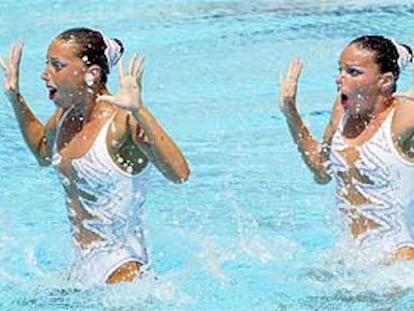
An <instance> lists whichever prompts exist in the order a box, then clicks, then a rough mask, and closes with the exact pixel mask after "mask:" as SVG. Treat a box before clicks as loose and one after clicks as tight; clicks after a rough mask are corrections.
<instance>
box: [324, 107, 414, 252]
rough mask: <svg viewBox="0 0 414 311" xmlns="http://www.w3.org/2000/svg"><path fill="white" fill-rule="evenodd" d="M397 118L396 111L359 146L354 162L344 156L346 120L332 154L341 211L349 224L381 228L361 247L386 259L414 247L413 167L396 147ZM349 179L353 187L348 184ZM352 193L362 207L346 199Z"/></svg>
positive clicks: (363, 238) (359, 239) (371, 231)
mask: <svg viewBox="0 0 414 311" xmlns="http://www.w3.org/2000/svg"><path fill="white" fill-rule="evenodd" d="M393 115H394V109H393V110H392V111H391V112H390V113H389V115H388V116H387V118H386V119H385V120H384V122H383V123H382V124H381V126H380V127H379V129H378V130H377V132H376V133H375V134H374V136H373V137H372V138H371V139H369V140H368V141H366V142H365V143H364V144H362V145H361V146H358V147H355V149H356V151H357V155H358V156H357V158H356V160H355V161H354V162H353V163H349V161H348V162H347V160H346V158H345V157H344V155H343V153H342V151H344V150H345V149H348V148H350V147H349V146H348V145H347V143H346V142H345V140H344V138H343V136H342V135H341V133H342V132H343V125H344V118H342V120H341V122H340V126H339V127H338V129H337V130H336V132H335V133H334V136H333V140H332V149H331V155H330V169H331V171H332V173H333V175H334V178H335V179H336V197H337V202H338V207H339V208H340V210H342V211H343V212H344V213H345V218H346V220H347V221H348V222H349V223H351V222H352V218H354V217H360V216H362V217H364V218H366V219H368V220H371V221H372V222H373V223H375V224H376V225H377V226H376V227H375V228H374V229H368V230H367V231H366V232H364V233H363V234H361V235H359V236H358V237H357V238H356V241H357V244H358V245H359V246H360V247H362V248H363V249H369V248H373V249H376V250H378V249H380V250H381V251H382V252H383V254H382V256H387V257H388V256H390V255H391V254H392V253H393V252H394V251H396V250H397V249H398V248H400V247H404V246H409V247H414V163H413V162H410V161H407V160H406V159H404V158H403V157H402V156H401V155H400V154H399V153H398V151H397V150H396V148H395V146H394V142H393V141H392V137H391V123H392V118H393ZM347 178H352V182H351V183H349V180H348V183H345V182H344V179H347ZM351 188H352V189H351ZM350 191H353V194H355V193H357V194H358V196H359V197H360V198H361V199H362V201H361V202H363V203H361V204H359V205H355V204H354V205H352V204H351V202H349V201H348V200H347V195H348V194H349V192H350Z"/></svg>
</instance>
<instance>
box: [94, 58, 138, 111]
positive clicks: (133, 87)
mask: <svg viewBox="0 0 414 311" xmlns="http://www.w3.org/2000/svg"><path fill="white" fill-rule="evenodd" d="M143 71H144V57H143V56H137V55H135V54H134V55H133V56H132V57H131V59H130V60H129V65H128V70H127V71H126V72H124V69H123V65H122V59H120V60H119V62H118V75H119V89H118V93H117V94H115V95H100V96H98V98H97V101H98V102H101V101H106V102H109V103H111V104H114V105H116V106H118V107H120V108H122V109H125V110H127V111H131V112H137V111H138V110H139V109H140V108H141V107H142V106H143V103H142V98H141V77H142V73H143Z"/></svg>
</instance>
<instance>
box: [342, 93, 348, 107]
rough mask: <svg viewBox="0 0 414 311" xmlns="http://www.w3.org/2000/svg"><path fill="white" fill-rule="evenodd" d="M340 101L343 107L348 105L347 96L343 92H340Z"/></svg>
mask: <svg viewBox="0 0 414 311" xmlns="http://www.w3.org/2000/svg"><path fill="white" fill-rule="evenodd" d="M341 103H342V106H343V107H347V105H348V96H347V95H345V94H341Z"/></svg>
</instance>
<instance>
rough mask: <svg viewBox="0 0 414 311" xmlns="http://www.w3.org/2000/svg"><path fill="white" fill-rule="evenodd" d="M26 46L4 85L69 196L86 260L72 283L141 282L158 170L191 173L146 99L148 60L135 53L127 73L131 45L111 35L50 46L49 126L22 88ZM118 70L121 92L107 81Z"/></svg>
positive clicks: (15, 49) (60, 39)
mask: <svg viewBox="0 0 414 311" xmlns="http://www.w3.org/2000/svg"><path fill="white" fill-rule="evenodd" d="M22 50H23V44H22V43H17V44H14V45H13V46H12V47H11V48H10V51H9V55H8V60H7V62H6V61H4V60H3V59H1V58H0V65H1V67H2V69H3V71H4V76H5V80H4V89H5V92H6V95H7V97H8V99H9V100H10V102H11V104H12V106H13V109H14V112H15V116H16V119H17V121H18V124H19V126H20V129H21V132H22V134H23V137H24V139H25V141H26V143H27V145H28V147H29V149H30V150H31V151H32V153H33V154H34V156H35V157H36V159H37V160H38V162H39V164H40V165H42V166H47V165H53V166H54V167H55V169H56V171H57V173H58V175H59V177H60V181H61V184H62V185H63V188H64V189H65V193H66V206H67V212H68V217H69V220H70V223H71V229H72V230H71V231H72V236H73V241H74V242H75V245H76V249H77V253H78V256H76V264H75V265H74V269H73V270H72V271H71V278H72V280H74V281H75V282H79V283H81V284H82V285H99V284H105V283H116V282H120V281H132V280H134V279H136V278H137V277H139V275H140V271H141V269H142V268H141V267H142V266H143V265H145V264H146V263H147V253H146V249H145V245H144V240H143V236H142V225H141V219H140V216H141V207H142V204H143V203H144V201H145V195H146V191H147V181H148V177H149V176H148V173H149V169H150V164H153V166H155V167H156V168H157V169H158V170H159V171H160V172H161V173H162V174H163V175H164V176H165V177H166V178H167V179H169V180H171V181H173V182H176V183H181V182H183V181H185V180H186V179H187V178H188V176H189V168H188V165H187V162H186V160H185V158H184V156H183V155H182V153H181V151H180V150H179V148H178V147H177V146H176V144H175V143H174V142H173V140H172V139H171V138H170V137H169V136H168V134H167V133H166V132H165V131H164V129H163V128H162V127H161V126H160V125H159V124H158V122H157V121H156V119H155V118H154V117H153V116H152V114H151V113H150V111H149V110H148V108H147V107H146V105H145V104H144V102H143V101H142V98H141V76H142V72H143V58H142V57H137V56H135V55H134V56H132V57H131V59H130V61H129V65H128V68H127V70H124V69H123V67H122V61H121V60H120V58H121V56H122V53H123V46H122V43H121V42H120V41H119V40H117V39H109V38H107V37H106V36H104V35H103V34H102V33H101V32H99V31H95V30H92V29H87V28H74V29H69V30H66V31H64V32H62V33H60V34H59V35H58V36H57V37H56V38H55V39H54V40H53V41H52V42H51V44H50V45H49V48H48V51H47V56H46V60H47V64H46V68H45V71H44V72H43V74H42V79H43V80H44V81H45V83H46V87H47V88H48V90H49V98H50V99H51V100H52V101H53V102H54V103H55V105H56V110H55V113H54V114H53V115H52V116H51V117H50V119H49V120H48V122H47V123H46V124H45V125H43V124H42V123H41V122H40V121H39V120H38V119H37V118H36V117H35V115H34V114H33V113H32V111H31V110H30V108H29V106H28V105H27V104H26V102H25V100H24V98H23V96H22V95H21V93H20V89H19V66H20V60H21V57H22ZM116 64H118V74H119V80H120V85H119V90H118V93H117V94H116V95H111V94H110V93H109V92H108V90H107V88H106V82H107V77H108V74H109V73H110V70H111V69H112V68H113V67H114V66H115V65H116Z"/></svg>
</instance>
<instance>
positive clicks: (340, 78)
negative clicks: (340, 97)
mask: <svg viewBox="0 0 414 311" xmlns="http://www.w3.org/2000/svg"><path fill="white" fill-rule="evenodd" d="M335 83H336V85H338V86H341V85H343V84H344V76H343V75H342V73H341V72H340V73H339V74H338V75H337V76H336V79H335Z"/></svg>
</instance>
